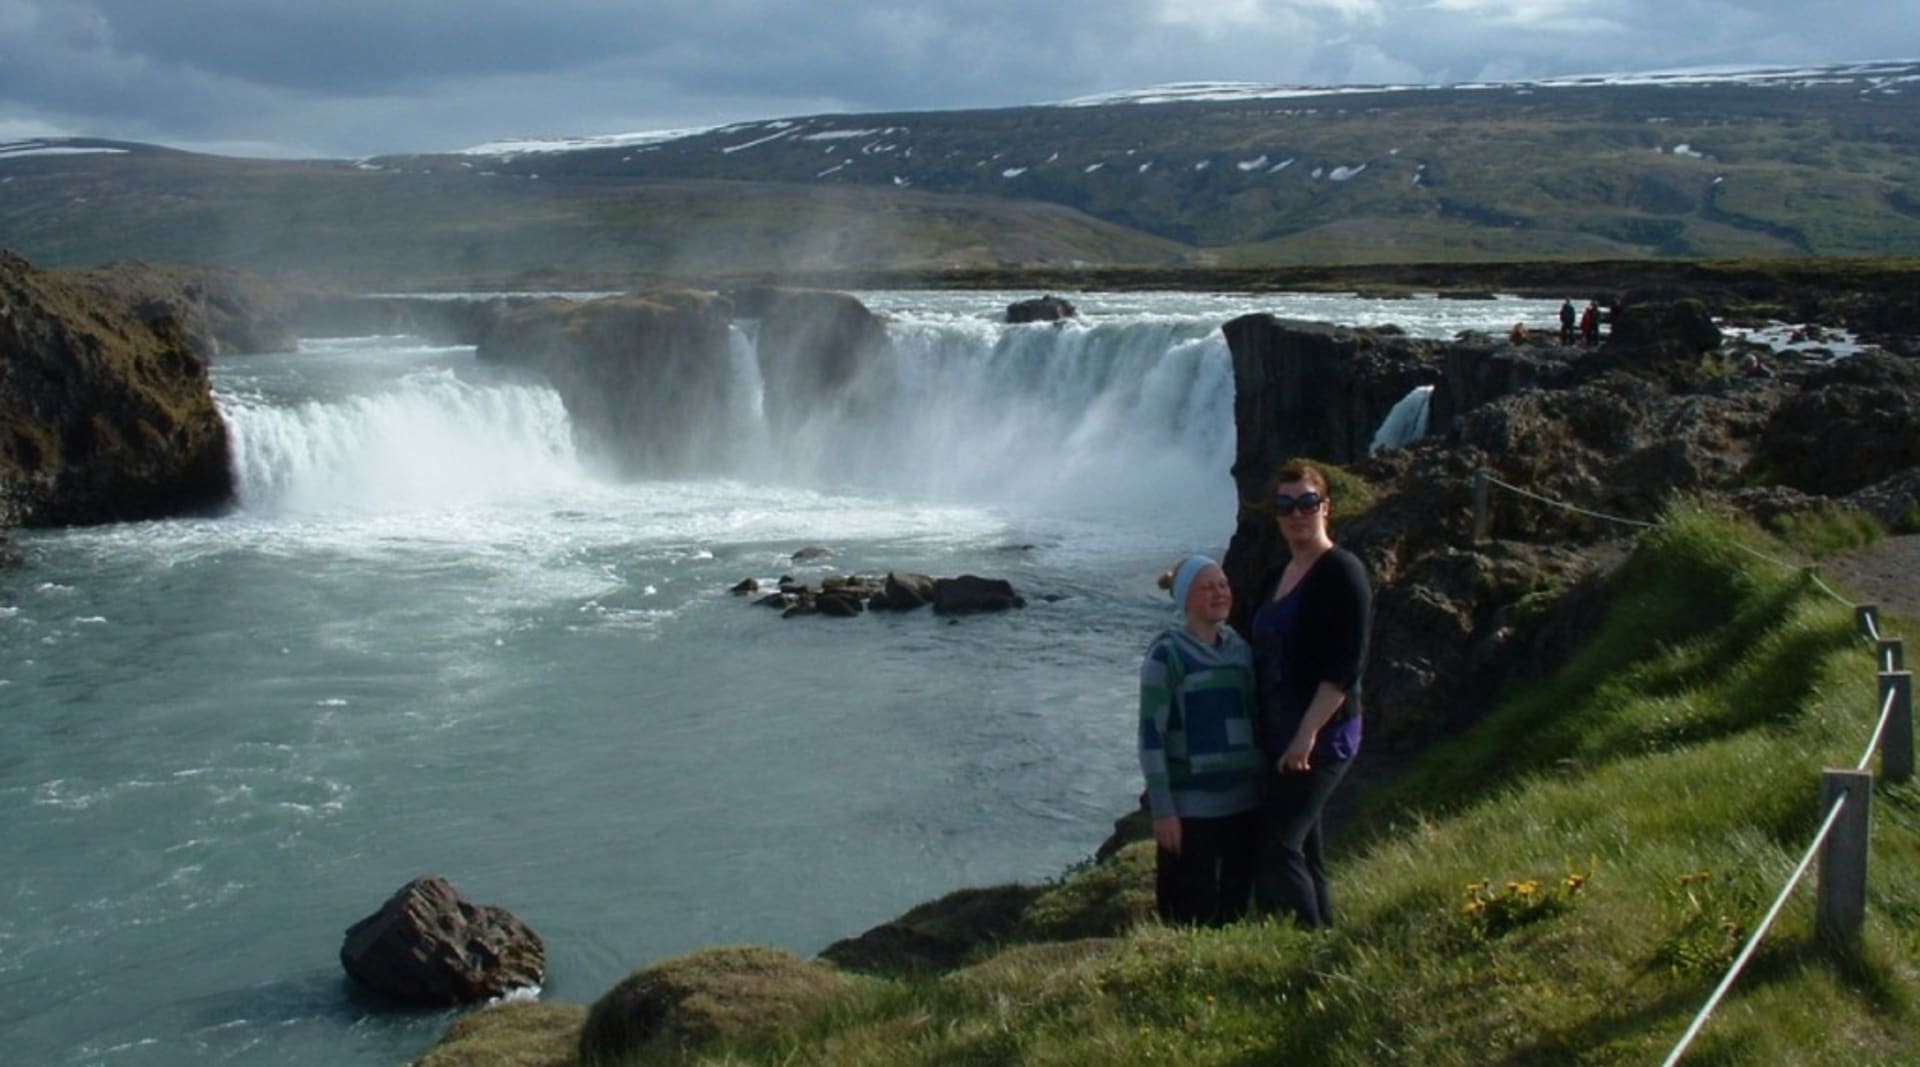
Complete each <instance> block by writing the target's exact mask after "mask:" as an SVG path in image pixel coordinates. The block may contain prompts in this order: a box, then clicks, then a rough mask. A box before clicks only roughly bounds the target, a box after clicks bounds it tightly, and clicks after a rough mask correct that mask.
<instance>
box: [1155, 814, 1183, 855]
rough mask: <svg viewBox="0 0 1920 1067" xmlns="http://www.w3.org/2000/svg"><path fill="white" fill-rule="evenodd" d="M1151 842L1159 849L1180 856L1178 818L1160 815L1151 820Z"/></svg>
mask: <svg viewBox="0 0 1920 1067" xmlns="http://www.w3.org/2000/svg"><path fill="white" fill-rule="evenodd" d="M1153 840H1154V842H1155V843H1156V844H1158V845H1159V846H1160V847H1161V848H1163V849H1165V850H1166V851H1168V852H1171V853H1173V854H1174V855H1176V856H1178V855H1179V854H1180V816H1178V815H1162V816H1161V817H1159V818H1158V819H1155V820H1153Z"/></svg>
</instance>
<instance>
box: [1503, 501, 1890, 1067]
mask: <svg viewBox="0 0 1920 1067" xmlns="http://www.w3.org/2000/svg"><path fill="white" fill-rule="evenodd" d="M1485 477H1486V480H1487V482H1488V484H1491V485H1497V486H1499V487H1500V488H1502V489H1505V490H1507V491H1508V492H1511V493H1518V494H1519V495H1521V496H1523V497H1527V498H1529V499H1532V500H1537V501H1539V502H1541V503H1543V504H1549V505H1552V506H1553V507H1557V508H1563V509H1565V510H1567V511H1572V512H1576V513H1578V514H1581V515H1587V516H1591V517H1593V518H1596V519H1604V520H1606V521H1608V522H1617V523H1621V524H1623V525H1627V526H1638V527H1641V528H1643V529H1652V528H1654V527H1655V526H1657V525H1659V524H1658V523H1651V522H1642V521H1640V520H1639V519H1628V518H1622V517H1621V516H1618V515H1608V514H1606V513H1605V512H1599V511H1589V510H1587V509H1586V508H1581V507H1575V506H1574V505H1572V504H1568V503H1565V502H1563V501H1559V500H1554V499H1552V498H1551V497H1545V496H1541V495H1540V494H1539V493H1534V492H1529V491H1528V490H1525V489H1522V488H1520V487H1519V486H1517V485H1509V484H1508V483H1506V482H1503V481H1501V480H1500V479H1498V478H1495V477H1494V476H1492V475H1490V474H1488V475H1485ZM1733 546H1734V547H1735V548H1738V549H1740V550H1741V551H1743V552H1746V553H1748V554H1750V555H1753V556H1756V557H1758V558H1760V559H1763V560H1765V561H1767V562H1768V563H1771V564H1773V565H1775V566H1777V567H1780V568H1783V569H1785V570H1795V569H1798V568H1796V567H1795V565H1794V564H1791V563H1788V562H1786V561H1785V560H1779V559H1775V558H1773V557H1772V556H1769V555H1767V554H1766V553H1764V552H1761V551H1759V550H1757V549H1753V548H1749V547H1748V546H1746V545H1743V544H1741V543H1739V542H1738V541H1735V542H1733ZM1806 574H1807V577H1808V578H1810V579H1812V581H1813V584H1814V585H1815V586H1817V587H1818V588H1819V589H1820V591H1821V592H1823V593H1825V594H1827V595H1828V596H1830V597H1832V598H1833V599H1834V600H1836V601H1838V602H1839V603H1840V604H1842V605H1844V606H1846V607H1849V608H1854V609H1856V610H1857V609H1858V608H1859V607H1860V605H1858V604H1855V603H1854V602H1853V601H1851V600H1848V599H1847V598H1846V597H1843V596H1841V595H1840V594H1839V593H1836V592H1834V591H1833V588H1832V587H1831V586H1829V585H1827V583H1825V582H1823V581H1821V580H1820V575H1819V574H1817V573H1815V572H1814V571H1813V569H1812V568H1806ZM1862 617H1863V618H1864V619H1865V620H1866V628H1867V633H1868V634H1869V635H1870V636H1869V637H1868V640H1870V641H1873V642H1876V643H1877V642H1878V641H1879V640H1880V631H1879V627H1878V626H1876V625H1875V624H1874V619H1873V616H1872V615H1870V614H1868V615H1863V616H1862ZM1889 658H1891V655H1890V654H1889ZM1894 695H1895V694H1894V692H1893V690H1891V689H1889V690H1888V691H1887V699H1886V701H1885V703H1883V704H1882V705H1881V708H1880V722H1879V723H1878V724H1877V725H1876V726H1875V727H1874V729H1873V737H1872V739H1871V740H1869V741H1868V742H1867V752H1866V755H1864V756H1862V757H1860V765H1859V767H1857V768H1855V769H1856V770H1862V771H1864V770H1866V769H1867V764H1868V763H1870V762H1872V760H1873V753H1874V751H1875V750H1877V749H1878V748H1879V747H1880V739H1881V737H1882V736H1883V735H1884V734H1885V733H1886V729H1887V723H1888V721H1889V720H1890V719H1892V717H1893V698H1894ZM1846 806H1847V795H1846V794H1845V793H1842V794H1840V795H1839V796H1837V797H1834V798H1833V809H1832V810H1831V811H1829V812H1827V819H1826V821H1825V822H1823V823H1821V824H1820V832H1819V833H1818V834H1815V835H1814V838H1813V844H1811V845H1809V846H1807V853H1806V855H1804V856H1802V857H1801V858H1800V863H1799V865H1798V866H1796V867H1794V869H1793V876H1792V877H1791V878H1788V879H1787V884H1786V885H1785V886H1782V887H1781V889H1780V895H1779V896H1778V897H1775V898H1774V901H1773V907H1771V908H1768V909H1767V915H1766V918H1764V919H1762V920H1760V925H1759V927H1757V928H1756V929H1755V930H1754V931H1753V934H1752V936H1750V937H1748V938H1747V943H1746V945H1745V946H1743V947H1742V948H1741V950H1740V955H1739V956H1737V957H1735V958H1734V961H1733V964H1732V966H1730V967H1728V968H1727V973H1726V976H1725V977H1724V978H1722V979H1721V980H1720V984H1719V986H1718V987H1716V988H1715V989H1714V991H1713V995H1712V996H1710V997H1708V998H1707V1002H1706V1003H1705V1004H1704V1005H1702V1006H1701V1008H1700V1012H1699V1014H1697V1015H1695V1016H1694V1017H1693V1023H1692V1025H1690V1026H1688V1027H1687V1032H1686V1033H1685V1034H1682V1035H1681V1037H1680V1042H1679V1044H1677V1045H1675V1046H1674V1047H1673V1051H1672V1052H1671V1053H1669V1054H1668V1056H1667V1058H1666V1060H1665V1061H1664V1062H1663V1063H1662V1064H1661V1067H1674V1064H1677V1063H1679V1062H1680V1057H1681V1056H1683V1055H1685V1054H1686V1051H1687V1048H1688V1046H1690V1045H1692V1044H1693V1039H1694V1038H1696V1037H1698V1036H1699V1035H1700V1030H1701V1028H1702V1027H1704V1026H1706V1024H1707V1020H1708V1019H1709V1018H1711V1017H1712V1016H1713V1012H1714V1009H1715V1008H1717V1007H1719V1006H1720V1001H1721V998H1723V997H1725V996H1726V995H1727V991H1728V990H1729V989H1732V988H1733V983H1734V980H1735V979H1737V978H1739V977H1740V972H1741V971H1742V970H1744V969H1745V968H1746V966H1747V961H1748V960H1750V959H1752V958H1753V954H1754V952H1755V951H1756V950H1757V949H1758V948H1759V947H1760V942H1761V940H1762V939H1763V938H1765V937H1766V936H1767V931H1769V930H1771V929H1772V928H1773V922H1774V920H1775V919H1778V918H1779V917H1780V909H1781V908H1783V907H1785V906H1786V903H1787V898H1788V897H1789V896H1791V895H1792V894H1793V891H1794V889H1795V888H1796V887H1797V886H1799V884H1800V880H1801V879H1802V878H1805V877H1806V875H1807V868H1809V867H1811V866H1813V859H1814V857H1815V856H1817V855H1819V854H1820V846H1822V845H1824V844H1826V841H1827V835H1828V834H1831V833H1832V832H1833V825H1834V823H1835V822H1837V821H1839V818H1840V812H1841V810H1842V809H1843V808H1845V807H1846Z"/></svg>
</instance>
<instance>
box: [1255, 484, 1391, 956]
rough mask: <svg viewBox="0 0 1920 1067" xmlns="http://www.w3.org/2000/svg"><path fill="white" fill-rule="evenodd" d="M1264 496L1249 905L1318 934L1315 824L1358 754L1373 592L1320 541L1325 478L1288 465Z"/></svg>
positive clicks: (1327, 508) (1351, 559) (1320, 897)
mask: <svg viewBox="0 0 1920 1067" xmlns="http://www.w3.org/2000/svg"><path fill="white" fill-rule="evenodd" d="M1271 496H1272V508H1273V514H1274V516H1275V520H1276V521H1277V522H1278V523H1279V525H1280V535H1281V536H1282V537H1283V538H1285V539H1286V543H1287V550H1288V555H1289V558H1288V561H1287V563H1286V565H1285V566H1284V567H1279V568H1275V569H1274V570H1273V571H1272V572H1270V573H1269V574H1268V575H1267V576H1266V577H1265V578H1264V579H1262V580H1261V583H1260V585H1259V587H1258V588H1259V590H1260V599H1259V601H1258V602H1257V603H1256V605H1255V607H1254V612H1253V619H1252V624H1251V630H1252V635H1253V654H1254V672H1255V675H1256V677H1257V679H1258V684H1259V693H1260V701H1259V707H1260V747H1261V749H1262V751H1263V752H1264V753H1265V759H1264V761H1263V762H1264V763H1265V768H1264V769H1265V774H1266V779H1267V783H1266V784H1267V789H1266V794H1267V798H1266V818H1265V823H1266V825H1265V827H1264V829H1263V831H1262V834H1263V836H1264V838H1265V842H1264V844H1263V846H1262V850H1261V857H1260V870H1259V873H1258V876H1257V877H1256V879H1255V888H1254V897H1255V900H1256V902H1257V903H1258V905H1259V908H1260V910H1261V911H1262V912H1266V913H1269V914H1273V913H1278V914H1288V915H1291V916H1293V918H1294V919H1295V921H1297V922H1298V923H1299V924H1300V925H1302V926H1306V927H1324V926H1331V925H1333V905H1332V903H1331V902H1330V900H1329V899H1328V896H1327V872H1326V866H1325V864H1324V863H1323V862H1322V858H1321V845H1322V835H1321V829H1320V819H1321V813H1322V811H1324V810H1325V808H1326V803H1327V798H1328V797H1329V796H1331V795H1332V794H1333V790H1334V787H1335V786H1337V785H1339V784H1340V779H1341V778H1342V777H1343V776H1344V775H1345V774H1346V773H1347V766H1348V764H1349V763H1350V761H1351V760H1352V759H1353V757H1354V756H1355V755H1357V754H1358V753H1359V751H1360V675H1361V673H1362V672H1363V671H1365V669H1366V664H1367V634H1368V631H1369V630H1370V629H1371V628H1372V624H1373V587H1372V586H1371V585H1370V584H1369V583H1368V582H1367V572H1366V568H1365V567H1364V566H1362V565H1361V563H1360V560H1359V559H1358V558H1357V557H1355V556H1354V554H1353V553H1351V552H1348V551H1347V550H1346V549H1344V548H1340V547H1338V546H1336V545H1335V544H1334V543H1333V538H1332V537H1330V536H1329V535H1328V533H1327V517H1328V514H1329V513H1330V512H1331V511H1332V509H1333V500H1332V498H1331V497H1329V496H1328V493H1327V479H1326V476H1325V475H1323V474H1321V473H1320V471H1319V470H1317V469H1315V468H1314V467H1312V466H1311V465H1309V464H1306V463H1301V462H1297V461H1296V462H1292V463H1288V464H1287V465H1285V466H1283V467H1281V468H1280V470H1279V471H1278V472H1277V473H1276V474H1275V475H1274V483H1273V492H1272V494H1271Z"/></svg>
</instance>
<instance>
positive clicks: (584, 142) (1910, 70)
mask: <svg viewBox="0 0 1920 1067" xmlns="http://www.w3.org/2000/svg"><path fill="white" fill-rule="evenodd" d="M1909 83H1920V59H1906V60H1874V61H1870V62H1860V63H1841V64H1834V65H1829V66H1801V67H1733V66H1727V67H1694V68H1687V69H1678V70H1658V71H1641V72H1637V73H1619V74H1577V75H1567V76H1564V77H1558V78H1542V79H1538V80H1535V81H1514V82H1459V83H1453V84H1433V85H1418V84H1406V85H1272V84H1265V83H1259V82H1226V81H1222V82H1180V83H1176V84H1171V85H1160V86H1154V87H1151V88H1146V89H1128V90H1123V91H1120V92H1112V93H1098V94H1095V95H1092V96H1081V97H1075V98H1073V99H1071V100H1063V101H1058V102H1056V103H1053V104H1048V105H1043V106H1048V107H1074V108H1080V107H1107V106H1114V105H1125V104H1174V103H1194V102H1222V103H1231V102H1237V101H1254V100H1285V99H1294V98H1301V97H1330V96H1353V95H1357V94H1362V93H1392V92H1434V91H1441V90H1482V91H1484V90H1507V91H1511V92H1523V93H1524V92H1533V91H1536V90H1541V89H1564V88H1592V87H1595V86H1646V85H1651V86H1675V87H1684V86H1712V85H1745V86H1767V87H1778V88H1808V87H1812V86H1836V85H1840V86H1844V85H1857V86H1859V88H1860V91H1861V92H1862V93H1863V94H1866V93H1885V94H1889V95H1891V94H1897V93H1899V92H1900V91H1901V87H1902V86H1904V85H1907V84H1909ZM861 117H862V116H860V115H852V114H850V115H846V116H814V117H811V118H803V119H777V120H768V121H755V122H738V123H733V124H731V125H726V126H703V127H694V128H690V129H681V130H652V131H644V132H638V133H611V134H603V135H600V136H593V137H557V138H545V139H531V140H521V141H490V142H488V143H486V144H482V145H475V146H474V147H472V148H465V149H461V150H459V151H458V152H454V153H451V154H454V155H473V156H492V157H505V158H510V157H513V156H518V155H532V154H539V153H560V152H575V151H585V150H589V149H606V148H638V149H643V150H644V149H650V148H654V147H658V146H660V145H663V144H666V143H668V142H672V141H680V140H686V139H689V138H693V137H700V136H704V135H708V134H722V135H737V136H739V137H741V138H742V139H741V140H739V141H737V142H734V143H732V144H729V145H727V146H726V147H723V148H721V149H720V151H722V152H724V153H727V154H732V153H735V152H740V151H744V150H747V149H751V148H756V147H758V146H760V145H763V144H768V143H771V142H774V141H803V142H809V143H815V144H820V143H822V142H825V144H823V145H822V147H823V148H825V149H826V150H827V151H829V152H832V151H837V149H835V148H833V146H832V142H836V141H843V140H853V139H857V138H876V139H880V140H876V141H875V142H874V143H872V144H869V145H868V146H866V147H865V148H864V149H863V150H862V154H864V155H874V154H876V153H885V152H890V151H893V150H894V149H896V148H898V147H900V146H898V145H896V144H893V143H888V142H886V141H885V140H884V139H885V138H889V137H892V136H895V135H900V134H905V133H907V132H908V131H907V130H906V129H905V128H904V127H899V126H880V127H876V126H871V125H856V124H855V122H856V121H857V120H858V119H859V118H861ZM842 119H844V120H848V121H847V124H846V125H844V126H842V125H840V124H839V120H842ZM909 151H910V150H909ZM843 166H844V164H843ZM834 169H835V170H838V169H840V168H838V167H836V168H834ZM1241 169H1242V170H1251V169H1252V167H1251V166H1250V165H1248V164H1247V163H1245V162H1244V161H1243V162H1242V163H1241Z"/></svg>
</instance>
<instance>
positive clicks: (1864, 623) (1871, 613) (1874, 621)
mask: <svg viewBox="0 0 1920 1067" xmlns="http://www.w3.org/2000/svg"><path fill="white" fill-rule="evenodd" d="M1853 621H1855V622H1857V623H1859V624H1860V632H1861V633H1863V634H1866V635H1867V636H1868V637H1870V638H1872V639H1873V640H1875V641H1878V640H1879V639H1880V605H1878V604H1860V605H1857V606H1856V607H1855V608H1854V609H1853Z"/></svg>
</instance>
